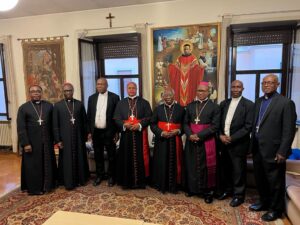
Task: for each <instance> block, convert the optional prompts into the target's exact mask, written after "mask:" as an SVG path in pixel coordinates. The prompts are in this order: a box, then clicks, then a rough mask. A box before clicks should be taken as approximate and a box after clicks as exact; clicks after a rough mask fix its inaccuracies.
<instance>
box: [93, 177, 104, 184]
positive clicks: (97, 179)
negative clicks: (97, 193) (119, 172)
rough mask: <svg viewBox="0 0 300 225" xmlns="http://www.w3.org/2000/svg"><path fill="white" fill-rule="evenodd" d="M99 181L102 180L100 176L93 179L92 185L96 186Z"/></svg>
mask: <svg viewBox="0 0 300 225" xmlns="http://www.w3.org/2000/svg"><path fill="white" fill-rule="evenodd" d="M101 181H102V178H101V177H97V178H96V180H94V183H93V185H94V186H98V185H99V184H100V183H101Z"/></svg>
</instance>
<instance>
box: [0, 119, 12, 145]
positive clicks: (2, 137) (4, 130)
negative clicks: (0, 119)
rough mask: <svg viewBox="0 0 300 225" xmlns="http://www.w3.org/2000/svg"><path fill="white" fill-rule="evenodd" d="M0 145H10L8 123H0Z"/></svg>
mask: <svg viewBox="0 0 300 225" xmlns="http://www.w3.org/2000/svg"><path fill="white" fill-rule="evenodd" d="M0 146H12V139H11V127H10V124H8V123H0Z"/></svg>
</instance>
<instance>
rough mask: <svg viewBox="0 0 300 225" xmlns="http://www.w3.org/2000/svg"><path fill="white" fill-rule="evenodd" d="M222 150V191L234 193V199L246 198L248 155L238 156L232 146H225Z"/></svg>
mask: <svg viewBox="0 0 300 225" xmlns="http://www.w3.org/2000/svg"><path fill="white" fill-rule="evenodd" d="M222 150H223V151H222V155H221V160H222V162H221V167H222V172H223V174H222V181H221V186H222V189H223V191H224V192H228V193H232V194H233V196H234V197H238V198H245V193H246V178H247V155H246V154H244V155H241V154H237V153H236V152H234V149H231V147H230V145H228V146H223V148H222Z"/></svg>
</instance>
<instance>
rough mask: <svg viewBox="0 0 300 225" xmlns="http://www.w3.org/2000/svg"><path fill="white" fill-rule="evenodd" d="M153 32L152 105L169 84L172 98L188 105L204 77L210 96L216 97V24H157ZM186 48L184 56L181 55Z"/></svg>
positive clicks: (217, 59)
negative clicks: (169, 25)
mask: <svg viewBox="0 0 300 225" xmlns="http://www.w3.org/2000/svg"><path fill="white" fill-rule="evenodd" d="M152 35H153V43H152V44H153V72H154V74H153V80H154V99H153V100H154V105H157V104H160V103H161V102H162V100H161V93H162V92H163V90H164V88H165V87H168V86H170V87H172V88H173V89H174V90H175V100H176V101H177V102H179V103H180V104H181V105H183V106H185V105H187V104H188V103H189V102H191V101H192V99H194V98H195V94H196V90H194V89H196V85H197V83H199V82H200V81H207V82H208V83H209V87H210V90H211V93H212V94H211V96H210V98H211V99H216V98H217V83H218V62H219V41H220V40H219V36H220V34H219V25H218V24H205V25H189V26H181V27H167V28H157V29H153V33H152ZM185 46H188V47H185ZM185 48H187V49H185ZM188 50H189V51H190V54H189V55H190V57H189V59H188V60H187V58H184V57H183V56H184V55H187V52H188ZM172 79H173V80H172ZM176 86H177V87H176ZM189 89H193V90H189ZM176 92H178V93H176Z"/></svg>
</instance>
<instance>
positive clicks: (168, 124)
mask: <svg viewBox="0 0 300 225" xmlns="http://www.w3.org/2000/svg"><path fill="white" fill-rule="evenodd" d="M167 128H168V131H169V130H170V123H167Z"/></svg>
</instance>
